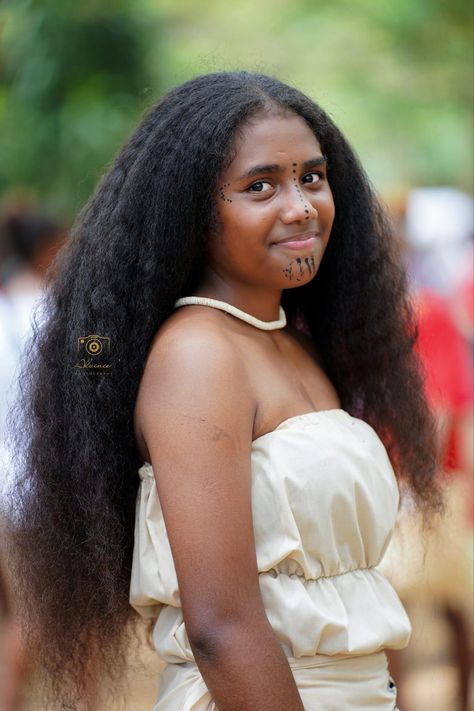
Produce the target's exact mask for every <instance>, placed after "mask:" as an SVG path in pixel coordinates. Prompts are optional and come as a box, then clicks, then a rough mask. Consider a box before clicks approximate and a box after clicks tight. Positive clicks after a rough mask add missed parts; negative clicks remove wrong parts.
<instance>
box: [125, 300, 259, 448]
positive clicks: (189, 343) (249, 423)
mask: <svg viewBox="0 0 474 711" xmlns="http://www.w3.org/2000/svg"><path fill="white" fill-rule="evenodd" d="M255 411H256V404H255V398H254V395H253V393H252V389H251V386H250V382H249V379H248V377H247V373H246V367H245V363H244V360H243V358H242V356H241V354H240V352H239V349H238V348H236V346H235V342H234V341H233V339H232V338H230V337H229V336H228V334H227V333H226V331H225V329H222V328H220V327H219V322H218V321H217V320H216V319H214V318H213V317H212V316H211V317H208V316H207V314H194V315H193V317H186V318H176V319H170V320H169V321H168V322H165V324H164V327H163V328H162V329H160V331H159V332H158V334H157V337H156V338H155V340H154V342H153V344H152V347H151V348H150V352H149V355H148V358H147V362H146V366H145V370H144V373H143V377H142V382H141V384H140V389H139V394H138V398H137V412H138V415H139V420H140V426H141V430H142V432H143V435H144V437H145V440H147V444H148V447H150V443H149V439H150V437H153V436H154V435H152V434H151V433H152V432H153V433H156V431H157V423H161V429H162V430H164V429H165V422H164V421H163V420H166V425H167V426H169V425H172V426H174V427H175V428H177V429H178V428H179V431H180V432H181V433H182V432H183V429H184V430H189V429H193V428H195V427H196V426H197V427H198V431H200V432H201V434H202V435H203V438H204V440H207V439H208V437H211V438H213V437H216V436H219V433H221V434H222V436H224V434H223V433H224V432H225V431H226V430H228V429H229V428H232V430H233V431H234V432H235V433H240V434H241V435H242V436H245V432H246V431H247V430H248V436H249V438H250V440H251V436H252V427H253V420H254V416H255ZM151 446H153V445H152V444H151Z"/></svg>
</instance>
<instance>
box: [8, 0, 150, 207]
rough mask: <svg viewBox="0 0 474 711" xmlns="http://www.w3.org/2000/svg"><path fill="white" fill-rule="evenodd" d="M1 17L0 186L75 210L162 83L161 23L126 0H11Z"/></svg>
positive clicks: (55, 205)
mask: <svg viewBox="0 0 474 711" xmlns="http://www.w3.org/2000/svg"><path fill="white" fill-rule="evenodd" d="M0 23H1V25H0V30H2V31H3V35H4V44H3V50H2V54H3V56H0V82H1V83H0V122H1V138H0V190H1V191H3V190H5V189H6V188H7V187H9V186H12V185H14V186H27V187H30V188H33V189H34V190H35V191H36V192H37V193H38V194H39V196H40V197H42V198H43V199H44V200H45V201H47V202H49V203H50V205H51V206H52V207H54V208H55V210H56V211H58V212H60V213H62V214H71V213H73V212H75V211H76V209H77V208H78V206H79V205H80V204H81V203H82V202H83V201H84V199H85V198H86V197H87V196H88V194H89V193H90V192H91V189H92V187H93V185H94V184H95V182H96V180H97V177H98V175H99V173H100V172H101V171H102V170H103V168H104V165H106V164H107V163H108V162H109V161H110V159H111V157H112V155H113V154H114V152H115V151H116V149H117V148H118V147H119V145H120V144H121V142H122V141H123V140H124V139H125V137H126V135H127V133H128V132H129V130H130V128H131V127H132V125H133V124H134V122H135V121H136V119H137V116H138V114H139V113H140V112H141V111H142V109H143V107H144V104H145V102H146V94H147V91H149V89H148V87H149V86H150V85H151V84H153V93H155V91H156V90H157V88H158V87H157V74H158V73H157V72H154V77H153V78H152V77H151V72H150V71H149V69H148V64H147V51H148V47H149V46H150V44H151V37H152V36H153V43H154V45H155V49H156V43H157V40H159V35H160V32H159V31H160V26H159V23H158V21H157V20H156V19H152V21H150V17H149V16H145V15H144V14H140V13H136V12H133V11H132V8H131V5H130V3H129V2H125V1H124V0H113V1H111V2H107V3H104V2H102V1H101V0H81V2H80V3H78V2H75V1H74V0H14V1H8V0H7V2H6V3H4V6H3V8H2V10H1V14H0Z"/></svg>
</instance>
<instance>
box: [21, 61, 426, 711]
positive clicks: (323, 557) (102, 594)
mask: <svg viewBox="0 0 474 711" xmlns="http://www.w3.org/2000/svg"><path fill="white" fill-rule="evenodd" d="M48 308H49V313H50V316H49V319H48V322H47V324H45V326H44V327H43V328H42V329H38V334H37V337H36V340H35V341H34V343H33V347H32V355H31V359H30V362H29V364H28V367H27V368H25V372H24V374H23V380H22V383H23V386H24V389H25V396H24V401H23V404H22V409H21V410H20V415H21V414H22V415H23V429H22V430H21V432H22V437H21V438H20V435H18V439H19V441H18V442H17V451H18V453H19V457H18V462H19V466H18V468H19V470H20V471H21V473H22V474H23V476H24V482H23V485H21V482H19V484H18V508H17V511H16V516H15V526H14V530H13V540H14V542H15V544H16V548H15V551H16V559H17V561H18V572H17V576H18V580H19V590H20V591H21V592H22V593H23V598H24V600H25V605H24V608H25V610H24V615H25V629H26V632H27V633H29V635H30V639H31V641H30V645H31V649H32V650H36V651H37V654H38V656H39V655H41V659H42V660H43V662H44V663H45V664H47V667H48V669H49V670H50V674H51V678H52V680H53V683H54V682H55V683H56V687H61V688H62V690H63V691H64V689H66V690H67V689H68V688H69V689H71V688H72V689H77V688H80V687H81V684H83V683H84V678H87V676H88V672H89V671H90V669H91V668H92V667H93V668H94V671H95V673H96V674H98V675H99V677H100V678H109V679H112V680H117V679H118V678H119V675H120V672H121V670H122V666H123V659H124V656H123V653H124V650H125V649H126V646H127V642H128V634H127V632H128V631H129V630H130V625H129V624H128V623H129V622H130V621H131V620H132V619H133V616H134V614H135V613H134V611H133V609H132V607H131V606H130V604H129V603H130V602H131V605H132V606H133V608H135V610H137V611H138V612H139V613H140V615H141V616H142V617H144V618H149V619H152V620H153V623H154V630H153V639H154V644H155V646H156V648H157V650H158V652H159V654H160V656H161V657H162V658H163V659H164V661H165V662H166V663H167V666H166V667H165V670H164V672H163V674H162V677H161V681H160V690H159V695H158V699H157V702H156V706H155V707H154V708H155V710H156V711H164V710H165V709H166V710H167V711H174V710H176V711H177V710H178V709H186V710H191V709H192V710H193V711H199V710H201V709H219V710H220V711H227V710H230V709H232V710H234V709H239V711H246V710H247V711H250V710H252V711H255V709H259V711H266V710H267V709H268V710H269V711H270V710H271V711H280V710H281V711H289V710H295V711H296V710H297V709H298V710H299V709H314V710H316V709H318V710H319V709H338V710H340V709H342V708H357V709H368V708H373V709H380V711H382V709H383V710H385V709H387V710H388V709H393V708H395V705H396V698H395V696H396V692H395V688H394V684H393V682H392V681H391V680H390V678H389V675H388V670H387V664H386V657H385V653H384V651H383V650H384V648H392V649H393V648H401V647H403V646H405V645H406V644H407V642H408V638H409V633H410V625H409V621H408V619H407V617H406V615H405V612H404V610H403V608H402V606H401V604H400V602H399V600H398V598H397V597H396V595H395V593H394V591H393V589H392V588H391V586H390V585H389V583H388V582H387V581H386V580H385V578H384V577H383V576H382V575H381V573H380V572H379V571H378V570H377V565H378V563H379V562H380V560H381V558H382V556H383V554H384V551H385V549H386V546H387V545H388V542H389V539H390V536H391V532H392V529H393V526H394V522H395V515H396V511H397V506H398V488H397V483H396V478H395V476H394V470H395V474H396V476H397V477H398V479H399V480H400V481H402V482H403V483H404V484H405V485H406V486H408V487H410V488H411V489H412V491H413V492H414V494H415V496H416V498H417V500H418V502H419V503H420V505H421V506H422V507H424V509H425V510H426V511H428V510H430V509H432V508H434V507H435V506H436V505H437V504H438V498H437V492H436V489H435V488H434V484H433V482H432V477H433V474H434V471H435V454H434V445H433V442H434V437H433V426H432V420H431V417H430V415H429V412H428V409H427V406H426V403H425V401H424V399H423V396H422V394H421V380H420V376H419V373H418V365H417V361H416V359H415V357H414V354H413V343H414V339H415V335H414V334H415V328H414V323H413V318H412V312H411V309H410V306H409V304H408V301H407V297H406V289H405V278H404V275H403V273H402V271H401V270H400V268H399V266H398V264H397V261H396V259H395V256H394V252H393V250H392V243H391V240H390V233H389V230H388V228H387V224H386V222H385V220H384V218H383V214H382V212H381V210H380V208H379V206H378V204H377V201H376V199H375V197H374V194H373V192H372V190H371V188H370V186H369V184H368V181H367V179H366V177H365V175H364V173H363V171H362V169H361V167H360V166H359V164H358V161H357V159H356V157H355V156H354V153H353V152H352V150H351V149H350V147H349V146H348V144H347V142H346V141H345V139H344V138H343V136H342V135H341V133H340V132H339V130H338V129H337V128H336V127H335V125H334V124H333V123H332V121H331V120H330V119H329V117H328V116H327V115H326V114H325V113H324V112H323V111H322V109H320V108H319V107H318V106H317V105H315V104H314V103H313V102H312V101H311V100H310V99H308V98H307V97H305V96H304V95H303V94H301V93H300V92H299V91H297V90H296V89H293V88H291V87H289V86H286V85H284V84H282V83H281V82H280V81H277V80H275V79H272V78H269V77H266V76H263V75H259V74H250V73H247V72H236V73H218V74H211V75H206V76H201V77H197V78H196V79H193V80H192V81H190V82H187V83H186V84H184V85H182V86H180V87H178V88H176V89H174V90H173V91H171V92H170V93H169V94H168V95H167V96H165V97H164V98H163V99H162V100H161V101H160V102H159V103H158V104H157V105H156V106H155V107H154V108H152V109H151V111H150V112H149V113H148V115H147V116H146V118H145V119H144V121H143V122H142V124H141V125H140V126H139V128H138V129H137V131H136V132H135V134H134V135H133V136H132V138H131V139H130V141H129V143H128V144H127V145H126V146H125V148H124V149H123V150H122V152H121V153H120V154H119V156H118V158H117V159H116V161H115V164H114V165H113V167H112V168H111V170H110V171H109V173H108V174H107V175H106V176H105V177H104V179H103V180H102V182H101V184H100V186H99V188H98V190H97V192H96V194H95V196H94V197H93V198H92V200H91V202H90V203H89V205H88V206H87V207H86V208H85V210H84V212H83V214H82V215H81V217H80V219H79V221H78V224H77V226H76V228H75V230H74V233H73V235H72V238H71V240H70V242H69V244H68V245H67V247H66V248H65V249H64V250H63V251H62V253H61V254H60V258H59V259H58V260H57V263H56V265H55V276H54V278H53V279H52V283H51V286H50V291H49V300H48ZM22 443H23V446H22ZM25 445H26V446H25ZM387 452H388V456H387ZM20 453H21V454H20ZM392 466H393V468H392ZM57 690H58V689H57Z"/></svg>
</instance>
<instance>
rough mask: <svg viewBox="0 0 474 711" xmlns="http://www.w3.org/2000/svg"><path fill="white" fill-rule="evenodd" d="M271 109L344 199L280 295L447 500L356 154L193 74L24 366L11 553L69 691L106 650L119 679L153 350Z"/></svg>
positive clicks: (336, 375) (89, 219) (262, 98)
mask: <svg viewBox="0 0 474 711" xmlns="http://www.w3.org/2000/svg"><path fill="white" fill-rule="evenodd" d="M272 107H273V109H274V110H275V111H277V112H278V111H290V112H293V113H295V114H298V115H299V116H301V117H302V118H303V119H304V121H305V122H306V123H307V125H308V126H309V127H310V129H311V130H312V131H313V133H314V135H315V136H316V138H317V139H318V141H319V143H320V145H321V148H322V150H323V152H324V154H325V155H326V156H327V159H328V179H329V184H330V186H331V189H332V193H333V197H334V202H335V207H336V217H335V221H334V226H333V228H332V233H331V239H330V240H329V244H328V247H327V250H326V253H325V256H324V259H323V262H322V264H321V267H320V269H319V272H318V274H317V275H316V277H315V278H314V279H313V280H312V281H311V282H310V283H308V284H307V285H305V286H303V287H300V288H293V289H288V290H286V291H284V292H283V297H282V305H283V307H284V308H285V310H286V312H287V317H288V320H289V322H290V323H294V324H297V323H298V324H301V323H302V322H303V323H304V324H305V328H306V329H307V332H308V333H309V334H310V336H311V338H312V339H313V341H314V342H315V344H316V346H317V349H318V351H319V353H320V354H321V357H322V359H323V362H324V365H325V368H326V370H327V373H328V375H329V377H330V379H331V380H332V382H333V384H334V385H335V387H336V389H337V391H338V394H339V396H340V399H341V403H342V407H343V408H345V409H346V410H347V411H348V412H350V413H352V414H354V415H356V416H358V417H361V418H363V419H364V420H366V421H367V422H369V423H370V424H371V425H372V426H373V427H374V428H375V430H376V431H377V432H378V433H379V435H380V437H381V438H382V440H383V441H384V443H385V444H386V446H387V448H388V451H389V454H390V457H391V459H392V462H393V464H394V467H395V470H396V472H397V476H398V477H399V479H400V481H403V482H405V483H406V485H407V487H408V488H409V489H411V491H412V492H413V494H414V496H415V498H416V499H417V500H418V502H419V504H420V506H422V507H424V508H425V509H426V510H432V509H434V508H435V507H436V506H437V505H438V504H439V497H438V494H437V489H436V486H435V483H434V481H433V476H434V472H435V468H436V455H435V445H434V428H433V421H432V418H431V415H430V413H429V410H428V407H427V405H426V402H425V399H424V396H423V394H422V379H421V375H420V372H419V366H418V362H417V360H416V357H415V355H414V352H413V345H414V342H415V338H416V328H415V321H414V317H413V313H412V310H411V307H410V303H409V300H408V297H407V285H406V281H405V276H404V272H403V269H402V268H401V267H400V266H399V264H398V260H397V258H396V251H395V249H394V246H393V242H392V237H391V234H390V229H389V225H388V223H387V221H386V219H385V218H384V215H383V211H382V210H381V208H380V207H379V204H378V202H377V199H376V197H375V195H374V192H373V190H372V188H371V186H370V184H369V182H368V179H367V177H366V176H365V174H364V171H363V170H362V168H361V166H360V164H359V162H358V160H357V158H356V156H355V154H354V152H353V151H352V149H351V148H350V146H349V145H348V143H347V141H346V140H345V138H344V137H343V136H342V134H341V132H340V131H339V130H338V128H337V127H336V126H335V125H334V123H333V122H332V120H331V119H330V118H329V116H328V115H327V114H326V113H325V112H324V111H323V110H322V109H321V108H320V107H319V106H317V105H316V104H315V103H314V102H313V101H311V100H310V99H309V98H307V97H306V96H305V95H303V94H302V93H301V92H300V91H298V90H296V89H294V88H291V87H289V86H287V85H285V84H283V83H282V82H280V81H278V80H276V79H273V78H270V77H267V76H264V75H262V74H253V73H248V72H244V71H241V72H222V73H215V74H209V75H205V76H199V77H197V78H195V79H192V80H191V81H188V82H187V83H185V84H183V85H181V86H179V87H177V88H175V89H173V90H172V91H171V92H170V93H168V94H167V95H166V96H165V97H164V98H162V99H161V100H160V101H159V102H158V103H157V104H156V105H155V106H154V107H152V108H151V110H150V111H149V112H148V113H147V115H146V116H145V118H144V119H143V121H142V123H141V124H140V125H139V126H138V128H137V130H136V131H135V133H134V134H133V135H132V136H131V138H130V140H129V141H128V143H127V144H126V145H125V146H124V148H123V149H122V150H121V151H120V153H119V154H118V156H117V158H116V159H115V162H114V163H113V165H112V167H111V168H110V170H109V171H108V172H107V174H106V175H105V176H104V177H103V179H102V180H101V182H100V184H99V186H98V188H97V190H96V192H95V194H94V195H93V196H92V198H91V200H90V201H89V203H88V204H87V205H86V207H85V208H84V209H83V211H82V213H81V214H80V216H79V218H78V220H77V223H76V225H75V227H74V228H73V231H72V234H71V236H70V239H69V241H68V243H67V244H66V246H65V247H64V248H63V249H62V250H61V252H60V253H59V255H58V256H57V258H56V260H55V262H54V264H53V266H52V268H51V271H50V275H49V279H48V289H47V292H46V296H45V301H44V309H45V311H44V312H45V313H46V314H47V316H46V317H45V319H44V320H43V323H41V324H38V323H36V325H35V328H34V334H33V337H32V340H31V343H30V347H29V351H28V354H27V356H26V358H25V361H24V363H23V367H22V372H21V377H20V381H19V385H20V388H21V391H22V392H21V397H20V399H19V400H18V407H17V409H16V416H15V427H14V428H13V434H12V443H13V447H12V448H13V451H14V456H15V476H16V479H15V491H14V492H13V493H12V494H11V496H12V497H13V506H14V510H13V513H12V512H10V519H11V526H10V527H11V539H12V544H13V545H12V551H13V554H12V555H13V561H14V564H15V567H14V570H15V579H16V586H17V599H19V600H20V601H21V608H20V609H21V614H22V617H23V620H24V623H25V634H27V635H28V639H29V640H30V641H29V645H30V646H29V648H30V650H31V653H32V654H34V656H35V658H37V659H39V660H41V662H42V664H43V665H44V666H45V668H46V669H47V670H48V671H49V674H50V677H51V679H52V680H53V685H55V691H56V692H57V693H60V691H61V690H62V692H64V690H65V689H69V690H71V689H74V690H75V691H77V690H78V689H79V690H80V688H81V685H82V684H83V679H84V677H85V676H87V671H88V668H89V665H90V661H91V657H92V655H93V654H95V655H96V659H95V661H94V666H95V669H96V670H98V671H100V676H101V678H109V679H113V680H117V679H118V678H119V675H120V672H121V669H122V668H123V662H124V650H125V649H126V647H127V644H128V630H129V629H130V624H129V623H130V622H132V621H133V618H134V615H135V613H134V611H133V610H132V608H131V607H130V605H129V601H128V593H129V581H130V572H131V558H132V549H133V531H134V513H135V499H136V494H137V488H138V476H137V469H138V468H139V466H140V465H141V464H142V462H141V460H140V457H139V455H138V452H137V447H136V443H135V440H134V433H133V413H134V405H135V400H136V396H137V391H138V386H139V382H140V379H141V376H142V373H143V369H144V365H145V359H146V356H147V352H148V350H149V347H150V344H151V341H152V339H153V337H154V335H155V334H156V332H157V330H158V329H159V328H160V326H161V325H162V323H163V322H164V321H165V320H166V319H167V317H168V316H170V314H171V313H172V312H173V306H174V302H175V301H176V299H178V298H179V297H181V296H185V295H188V294H192V293H193V290H194V289H195V288H196V287H197V285H198V284H199V281H200V278H201V276H202V274H203V270H204V266H205V263H206V244H207V241H208V240H209V239H212V234H213V225H215V219H216V218H215V215H216V205H217V202H216V201H217V195H218V184H219V183H218V181H219V175H220V174H221V173H222V171H223V169H224V168H225V167H226V166H227V165H229V163H230V161H231V160H232V157H233V156H234V154H235V150H236V137H237V136H238V134H239V131H240V130H241V129H242V127H243V126H244V125H245V122H246V121H247V120H249V119H250V118H253V117H255V116H258V115H259V114H260V113H262V112H267V113H268V111H271V110H272ZM183 196H185V199H183ZM92 337H94V338H95V341H96V343H95V345H93V346H91V347H93V348H95V349H96V351H95V352H97V349H99V348H102V347H103V348H104V352H105V350H107V349H106V348H105V347H106V346H107V348H108V351H107V364H106V367H104V368H103V369H97V371H94V372H92V371H91V370H87V369H85V368H79V367H76V366H77V364H78V343H80V339H81V338H82V339H85V342H86V346H87V345H89V346H90V341H91V338H92ZM88 339H89V340H88ZM107 339H108V341H107ZM97 342H98V343H99V345H98V343H97ZM90 352H91V353H92V352H93V351H90Z"/></svg>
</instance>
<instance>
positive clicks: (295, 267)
mask: <svg viewBox="0 0 474 711" xmlns="http://www.w3.org/2000/svg"><path fill="white" fill-rule="evenodd" d="M315 272H316V266H315V264H314V257H305V258H304V262H303V260H302V259H301V257H297V258H296V259H292V260H291V262H289V264H288V266H287V267H285V268H284V269H283V274H284V275H285V277H286V278H287V279H288V281H293V279H295V280H296V281H302V280H303V277H304V276H306V274H307V273H308V274H315Z"/></svg>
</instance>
